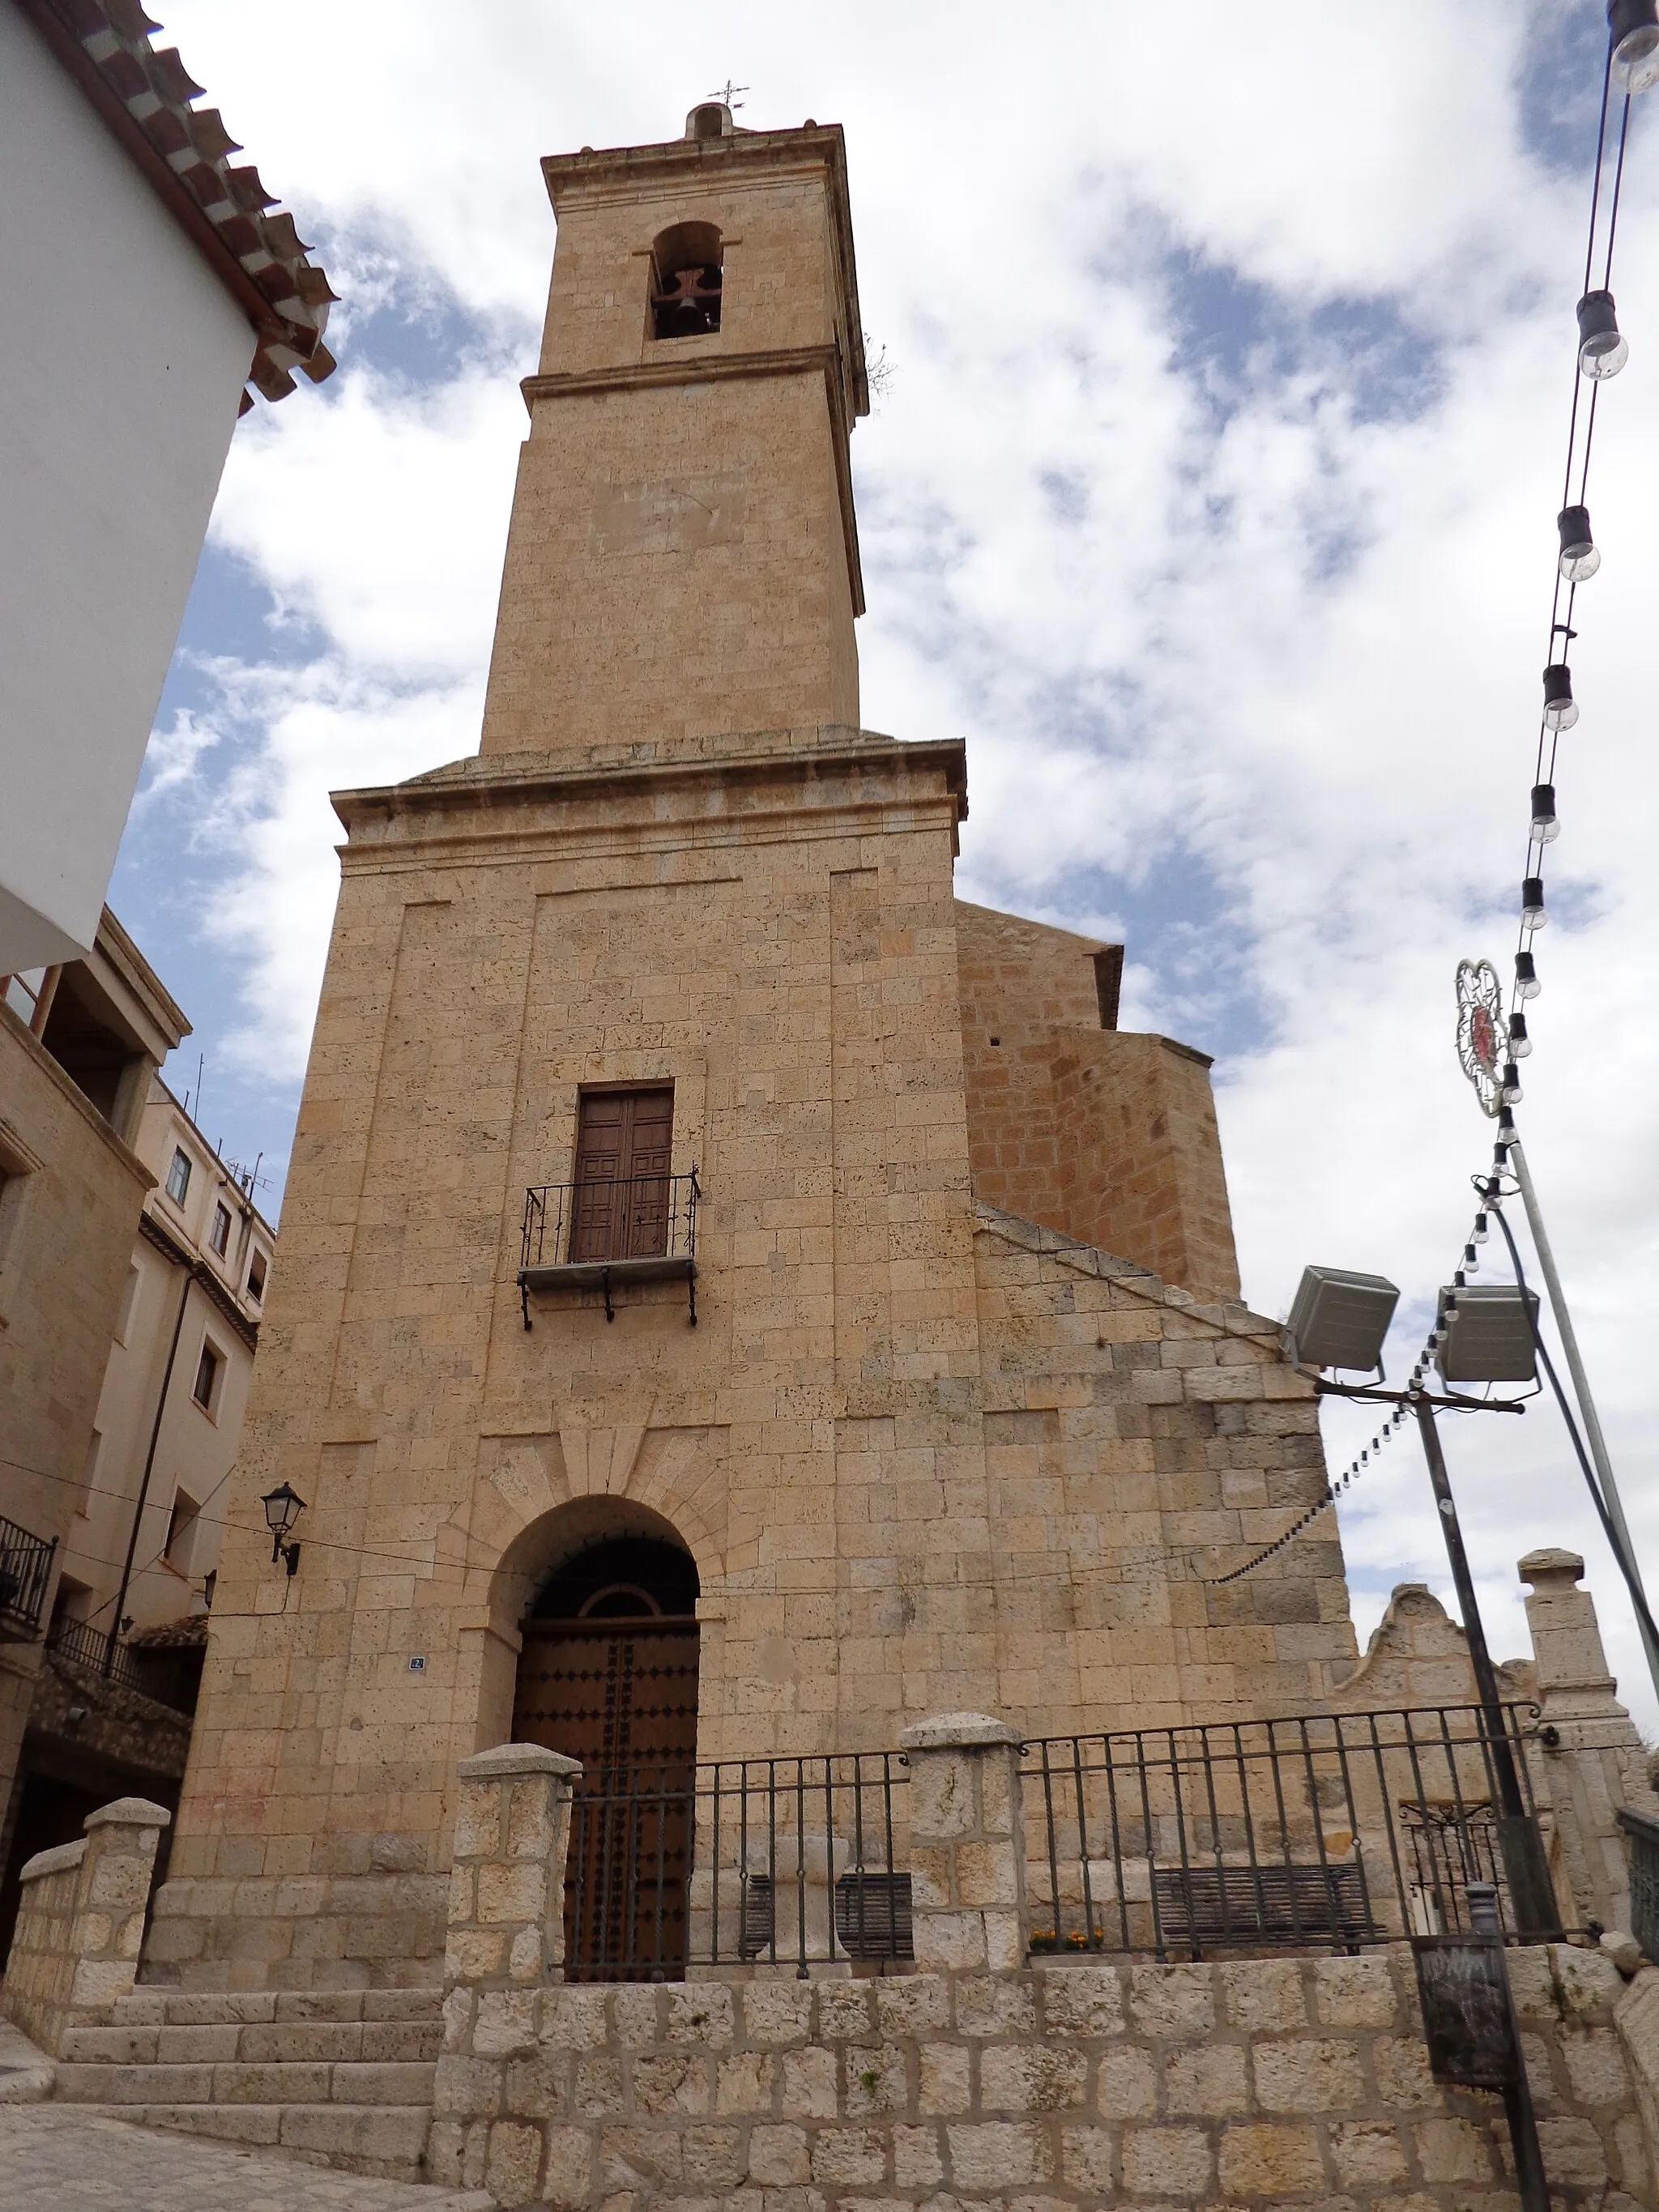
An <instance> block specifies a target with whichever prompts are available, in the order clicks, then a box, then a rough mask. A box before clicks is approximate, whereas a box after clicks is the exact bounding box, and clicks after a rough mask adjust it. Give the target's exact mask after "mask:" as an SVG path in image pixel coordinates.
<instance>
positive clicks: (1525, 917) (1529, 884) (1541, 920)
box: [1521, 876, 1550, 933]
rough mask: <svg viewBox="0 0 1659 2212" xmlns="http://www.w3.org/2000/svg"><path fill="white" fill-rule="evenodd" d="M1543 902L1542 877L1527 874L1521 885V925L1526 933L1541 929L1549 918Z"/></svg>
mask: <svg viewBox="0 0 1659 2212" xmlns="http://www.w3.org/2000/svg"><path fill="white" fill-rule="evenodd" d="M1549 918H1550V917H1549V910H1548V908H1547V907H1546V906H1545V904H1544V878H1542V876H1528V877H1527V878H1526V879H1525V881H1524V882H1523V883H1522V885H1521V927H1522V929H1524V930H1526V931H1528V933H1530V932H1532V931H1534V930H1539V929H1542V928H1543V927H1544V926H1545V924H1546V923H1547V921H1548V920H1549Z"/></svg>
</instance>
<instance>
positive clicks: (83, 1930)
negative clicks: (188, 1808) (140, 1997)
mask: <svg viewBox="0 0 1659 2212" xmlns="http://www.w3.org/2000/svg"><path fill="white" fill-rule="evenodd" d="M172 1818H173V1815H172V1814H170V1813H169V1812H168V1811H167V1808H166V1807H165V1806H164V1805H153V1804H152V1803H151V1802H150V1801H149V1798H147V1797H118V1798H117V1799H116V1801H115V1802H114V1803H113V1804H112V1805H105V1806H102V1807H100V1809H99V1810H98V1811H97V1812H95V1813H89V1814H88V1815H87V1819H86V1824H85V1825H86V1834H85V1835H84V1836H83V1837H82V1839H81V1841H80V1842H79V1843H75V1844H59V1845H58V1848H57V1849H56V1850H50V1851H37V1852H36V1853H35V1855H34V1857H33V1858H32V1859H29V1860H27V1861H26V1862H25V1863H24V1866H23V1869H22V1876H21V1880H22V1897H21V1900H20V1903H19V1905H18V1912H17V1927H16V1930H15V1933H14V1935H13V1936H12V1941H11V1955H10V1957H9V1959H8V1960H7V1961H6V1978H5V1982H4V1984H3V1986H0V2012H3V2014H4V2015H5V2016H6V2018H7V2019H8V2020H10V2021H15V2023H16V2025H17V2026H18V2027H21V2029H22V2031H23V2033H24V2034H25V2035H27V2037H28V2038H29V2039H30V2040H31V2041H32V2042H34V2043H38V2044H39V2045H40V2048H41V2049H42V2050H43V2051H46V2052H47V2053H49V2054H50V2055H51V2056H52V2057H57V2055H58V2051H60V2050H61V2048H62V2046H63V2039H64V2032H65V2031H66V2030H67V2029H69V2028H71V2027H98V2026H100V2025H102V2024H103V2023H105V2022H106V2021H107V2020H108V2018H109V2008H110V2007H111V2006H112V2004H113V2003H114V2002H115V2000H116V1999H117V1997H122V1996H126V1995H127V1994H128V1992H129V1991H130V1990H131V1988H132V1986H133V1984H134V1983H135V1981H136V1980H137V1974H138V1954H139V1951H140V1949H141V1948H142V1946H143V1940H144V1919H145V1916H146V1914H147V1913H148V1911H149V1892H150V1885H151V1883H152V1881H154V1880H155V1853H156V1850H157V1847H158V1846H159V1845H160V1843H161V1831H162V1829H163V1828H165V1827H166V1826H167V1824H168V1822H169V1821H170V1820H172Z"/></svg>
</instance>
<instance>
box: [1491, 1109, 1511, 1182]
mask: <svg viewBox="0 0 1659 2212" xmlns="http://www.w3.org/2000/svg"><path fill="white" fill-rule="evenodd" d="M1514 1142H1515V1116H1514V1115H1513V1114H1511V1113H1510V1109H1509V1108H1508V1107H1507V1106H1500V1107H1499V1108H1498V1142H1497V1143H1496V1144H1495V1145H1494V1146H1492V1158H1494V1159H1495V1160H1496V1161H1497V1163H1498V1166H1499V1167H1500V1168H1501V1167H1506V1166H1507V1165H1508V1164H1509V1163H1508V1161H1507V1159H1506V1158H1505V1157H1504V1155H1505V1154H1506V1153H1507V1152H1508V1151H1509V1148H1510V1146H1511V1145H1512V1144H1513V1143H1514Z"/></svg>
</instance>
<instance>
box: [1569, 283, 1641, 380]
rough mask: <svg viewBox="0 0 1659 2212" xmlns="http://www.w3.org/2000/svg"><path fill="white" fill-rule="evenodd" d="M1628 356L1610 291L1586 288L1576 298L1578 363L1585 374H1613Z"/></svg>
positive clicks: (1628, 350)
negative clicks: (1584, 291) (1580, 296)
mask: <svg viewBox="0 0 1659 2212" xmlns="http://www.w3.org/2000/svg"><path fill="white" fill-rule="evenodd" d="M1629 359H1630V348H1629V346H1628V345H1627V344H1626V343H1625V338H1624V334H1623V333H1622V331H1620V328H1619V317H1618V315H1617V313H1615V312H1614V309H1613V295H1612V293H1611V292H1586V293H1585V295H1584V296H1583V299H1582V300H1581V301H1579V302H1578V366H1579V368H1581V369H1582V370H1583V373H1584V374H1585V375H1586V376H1593V377H1595V378H1598V379H1600V378H1602V377H1607V376H1617V375H1618V374H1619V372H1620V369H1621V368H1623V367H1624V365H1625V363H1626V362H1627V361H1628V360H1629Z"/></svg>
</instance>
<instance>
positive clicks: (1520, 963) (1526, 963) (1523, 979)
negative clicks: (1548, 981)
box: [1515, 952, 1543, 999]
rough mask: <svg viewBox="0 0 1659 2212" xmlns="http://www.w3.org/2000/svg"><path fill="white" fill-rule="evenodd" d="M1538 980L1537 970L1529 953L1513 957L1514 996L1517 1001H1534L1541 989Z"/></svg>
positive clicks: (1518, 953)
mask: <svg viewBox="0 0 1659 2212" xmlns="http://www.w3.org/2000/svg"><path fill="white" fill-rule="evenodd" d="M1542 989H1543V985H1542V984H1541V982H1540V981H1539V980H1538V969H1537V968H1536V966H1535V965H1534V962H1533V957H1532V955H1531V953H1530V952H1517V953H1516V956H1515V995H1516V998H1517V999H1535V998H1536V997H1537V996H1538V994H1539V993H1540V992H1541V990H1542Z"/></svg>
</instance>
